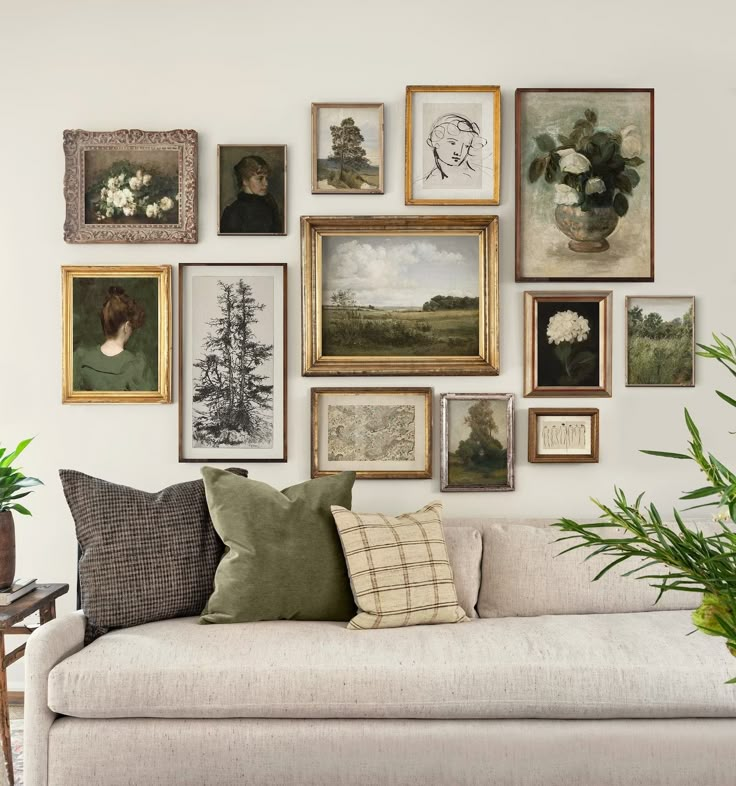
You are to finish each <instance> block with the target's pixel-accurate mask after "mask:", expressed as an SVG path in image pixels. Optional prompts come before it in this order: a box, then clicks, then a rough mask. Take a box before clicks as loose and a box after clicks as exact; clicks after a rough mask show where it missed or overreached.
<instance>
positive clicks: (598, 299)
mask: <svg viewBox="0 0 736 786" xmlns="http://www.w3.org/2000/svg"><path fill="white" fill-rule="evenodd" d="M612 298H613V293H612V292H611V291H606V292H570V291H560V292H557V291H555V292H550V291H547V292H525V293H524V396H525V397H526V396H549V397H560V396H570V397H572V396H575V397H585V396H609V397H610V396H611V394H612V362H611V354H612V353H611V336H612V332H611V321H612V308H611V301H612ZM560 301H561V302H565V303H598V321H599V333H600V336H599V342H598V352H599V357H600V361H599V368H600V374H599V384H598V385H573V386H569V387H563V386H557V385H546V386H543V385H539V383H538V379H537V341H536V337H537V308H536V305H537V303H539V302H550V303H555V302H560Z"/></svg>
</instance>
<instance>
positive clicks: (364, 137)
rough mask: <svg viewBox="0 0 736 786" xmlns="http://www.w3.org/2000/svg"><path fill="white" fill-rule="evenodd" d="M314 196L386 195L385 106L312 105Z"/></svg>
mask: <svg viewBox="0 0 736 786" xmlns="http://www.w3.org/2000/svg"><path fill="white" fill-rule="evenodd" d="M312 193H313V194H382V193H383V104H312Z"/></svg>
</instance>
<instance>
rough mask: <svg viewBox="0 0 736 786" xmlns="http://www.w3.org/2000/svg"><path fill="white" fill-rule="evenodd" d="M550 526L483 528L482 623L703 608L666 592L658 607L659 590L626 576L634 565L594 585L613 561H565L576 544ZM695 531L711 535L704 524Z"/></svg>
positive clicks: (580, 554) (576, 557)
mask: <svg viewBox="0 0 736 786" xmlns="http://www.w3.org/2000/svg"><path fill="white" fill-rule="evenodd" d="M583 520H584V519H583ZM551 521H553V520H552V519H550V520H535V521H532V522H530V523H524V522H518V521H517V522H509V523H499V524H489V525H486V526H484V527H483V558H482V578H481V588H480V595H479V597H478V615H479V616H480V617H514V616H518V617H530V616H536V615H540V614H594V613H595V614H603V613H620V612H626V611H672V610H676V609H694V608H697V606H698V605H699V604H700V598H701V596H700V595H699V594H698V593H694V592H666V593H665V594H664V595H663V596H662V597H661V598H660V600H659V602H658V603H656V605H655V601H656V599H657V595H658V590H656V589H654V588H653V587H651V586H650V585H649V582H648V581H647V580H642V579H635V578H633V577H632V576H622V575H621V574H622V573H624V572H626V571H628V570H631V569H632V568H634V567H635V565H636V562H635V561H631V564H629V563H628V562H627V563H624V564H622V565H620V566H618V567H616V568H613V569H612V570H610V571H609V572H608V573H606V574H605V575H604V576H603V577H602V578H600V579H599V580H598V581H593V578H594V577H595V576H596V575H597V574H598V572H599V571H601V570H602V569H603V568H604V567H605V566H606V565H607V564H608V563H609V562H611V558H610V557H604V556H602V555H601V556H596V557H591V558H590V559H586V557H588V556H589V555H590V554H591V550H590V549H578V550H577V551H572V552H570V553H568V554H563V555H560V552H562V551H563V550H564V549H565V548H567V547H568V546H569V545H573V543H574V541H564V542H562V543H555V542H554V541H555V540H556V539H557V538H559V537H561V536H562V535H563V534H564V533H562V532H561V531H560V530H558V529H556V528H555V527H551V526H550V523H551ZM695 526H697V528H698V529H702V530H703V531H705V532H708V531H711V530H710V528H709V526H707V525H705V524H704V523H703V522H696V523H695Z"/></svg>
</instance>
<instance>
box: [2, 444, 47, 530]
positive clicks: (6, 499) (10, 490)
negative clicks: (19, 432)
mask: <svg viewBox="0 0 736 786" xmlns="http://www.w3.org/2000/svg"><path fill="white" fill-rule="evenodd" d="M32 441H33V437H31V438H30V439H24V440H22V441H21V442H19V443H18V445H17V447H16V448H15V450H13V451H11V452H10V453H8V451H7V449H6V448H0V513H2V512H4V511H8V510H15V511H17V512H18V513H20V514H21V515H23V516H30V515H31V512H30V511H29V510H28V508H26V507H25V506H24V505H21V504H20V502H18V500H19V499H23V498H24V497H27V496H28V495H29V494H30V493H31V492H30V491H28V489H31V488H33V487H34V486H39V485H43V484H42V482H41V481H40V480H39V479H38V478H31V477H27V476H26V475H24V474H23V473H22V472H21V471H20V469H18V468H16V467H13V462H14V461H15V460H16V459H17V458H18V456H20V454H21V453H22V452H23V451H24V450H25V449H26V448H27V447H28V445H30V443H31V442H32Z"/></svg>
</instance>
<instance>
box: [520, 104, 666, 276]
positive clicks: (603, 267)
mask: <svg viewBox="0 0 736 786" xmlns="http://www.w3.org/2000/svg"><path fill="white" fill-rule="evenodd" d="M653 161H654V91H653V90H649V89H642V90H624V89H600V90H592V89H591V90H573V89H549V90H542V89H539V90H536V89H519V90H517V91H516V187H517V193H516V200H517V211H516V222H517V225H516V280H517V281H533V280H544V281H587V280H594V279H597V280H604V281H613V280H619V281H652V280H654V250H653V226H654V178H653Z"/></svg>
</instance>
